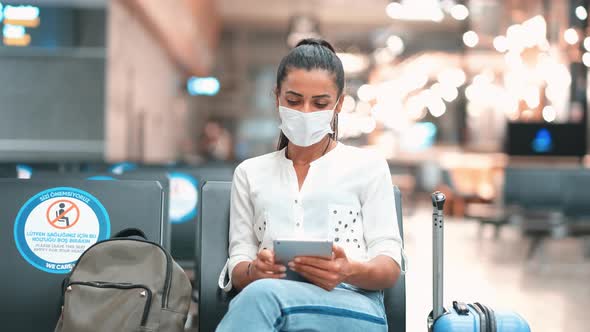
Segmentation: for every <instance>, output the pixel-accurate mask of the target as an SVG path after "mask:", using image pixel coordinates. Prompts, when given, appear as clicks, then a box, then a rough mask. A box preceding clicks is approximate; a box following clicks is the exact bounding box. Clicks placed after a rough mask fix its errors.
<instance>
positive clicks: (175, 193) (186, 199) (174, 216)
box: [168, 172, 199, 224]
mask: <svg viewBox="0 0 590 332" xmlns="http://www.w3.org/2000/svg"><path fill="white" fill-rule="evenodd" d="M168 179H169V180H170V206H169V209H168V210H169V211H168V217H169V218H170V222H171V223H174V224H179V223H183V222H187V221H189V220H191V219H193V218H194V217H196V215H197V204H198V202H199V184H198V181H197V179H195V178H194V177H192V176H190V175H188V174H186V173H181V172H171V173H169V174H168Z"/></svg>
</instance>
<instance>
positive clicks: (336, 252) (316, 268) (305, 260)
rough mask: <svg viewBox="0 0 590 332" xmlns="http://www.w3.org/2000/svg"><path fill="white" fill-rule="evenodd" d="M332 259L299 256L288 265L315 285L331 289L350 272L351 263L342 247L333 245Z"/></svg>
mask: <svg viewBox="0 0 590 332" xmlns="http://www.w3.org/2000/svg"><path fill="white" fill-rule="evenodd" d="M332 250H333V255H332V259H326V258H321V257H310V256H301V257H296V258H295V259H294V260H293V261H292V262H289V267H290V268H291V269H292V270H293V271H295V272H297V273H299V274H301V275H302V276H303V277H305V279H307V280H309V281H310V282H312V283H314V284H315V285H317V286H319V287H321V288H323V289H325V290H327V291H331V290H332V289H334V288H335V287H336V286H338V285H339V284H340V283H341V282H343V281H344V280H345V279H346V278H348V277H349V276H350V275H351V274H352V264H351V262H350V261H349V260H348V257H346V253H345V252H344V249H342V247H339V246H337V245H334V247H333V249H332Z"/></svg>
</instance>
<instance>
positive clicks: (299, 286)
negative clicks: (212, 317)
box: [218, 279, 387, 331]
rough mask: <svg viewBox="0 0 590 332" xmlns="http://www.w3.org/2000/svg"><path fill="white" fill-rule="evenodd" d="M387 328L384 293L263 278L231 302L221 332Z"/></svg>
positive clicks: (352, 287)
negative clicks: (327, 287) (330, 288)
mask: <svg viewBox="0 0 590 332" xmlns="http://www.w3.org/2000/svg"><path fill="white" fill-rule="evenodd" d="M238 326H239V327H240V330H242V331H247V330H252V331H254V330H256V331H331V330H340V331H357V330H359V329H364V330H367V331H387V320H386V319H385V313H384V309H383V300H382V295H381V293H380V292H370V291H363V290H359V289H357V288H355V287H354V286H350V285H346V284H342V285H340V286H339V287H337V288H335V289H334V290H332V291H329V292H328V291H326V290H324V289H322V288H320V287H317V286H315V285H313V284H308V283H301V282H295V281H289V280H275V279H263V280H258V281H256V282H254V283H252V284H250V285H249V286H247V287H246V288H244V290H242V292H241V293H240V294H238V295H237V296H236V298H234V300H232V302H231V303H230V307H229V311H228V313H227V315H226V317H224V319H223V321H222V322H221V324H220V325H219V327H218V331H230V330H231V329H233V328H236V327H238Z"/></svg>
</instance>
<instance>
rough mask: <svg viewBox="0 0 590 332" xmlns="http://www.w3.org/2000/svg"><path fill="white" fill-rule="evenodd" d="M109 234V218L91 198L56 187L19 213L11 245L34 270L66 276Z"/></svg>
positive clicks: (40, 194)
mask: <svg viewBox="0 0 590 332" xmlns="http://www.w3.org/2000/svg"><path fill="white" fill-rule="evenodd" d="M110 234H111V223H110V219H109V215H108V213H107V211H106V209H105V208H104V206H103V205H102V203H101V202H100V201H99V200H98V199H97V198H96V197H94V196H92V195H91V194H89V193H87V192H85V191H82V190H80V189H76V188H69V187H59V188H52V189H48V190H45V191H42V192H40V193H38V194H37V195H35V196H33V197H32V198H31V199H29V200H28V201H27V202H26V203H25V204H24V205H23V207H22V208H21V209H20V211H19V212H18V215H17V216H16V220H15V222H14V241H15V242H16V247H17V249H18V251H19V252H20V254H21V255H22V257H23V258H24V259H25V260H26V261H27V262H29V263H30V264H31V265H32V266H34V267H35V268H37V269H39V270H42V271H45V272H49V273H61V274H65V273H68V272H70V270H71V269H72V268H73V267H74V265H75V264H76V261H77V260H78V258H79V257H80V255H81V254H82V253H83V252H84V251H86V249H88V248H89V247H90V246H92V245H93V244H95V243H96V242H98V241H102V240H106V239H108V238H109V236H110Z"/></svg>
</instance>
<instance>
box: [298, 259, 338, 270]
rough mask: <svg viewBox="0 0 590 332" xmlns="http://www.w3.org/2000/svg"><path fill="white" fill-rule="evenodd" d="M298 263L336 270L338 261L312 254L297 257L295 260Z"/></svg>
mask: <svg viewBox="0 0 590 332" xmlns="http://www.w3.org/2000/svg"><path fill="white" fill-rule="evenodd" d="M293 261H294V262H295V263H296V264H300V265H309V266H313V267H316V268H318V269H322V270H326V271H333V272H337V271H336V265H337V264H336V262H335V261H333V260H331V259H324V258H320V257H311V256H302V257H296V258H295V259H294V260H293Z"/></svg>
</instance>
